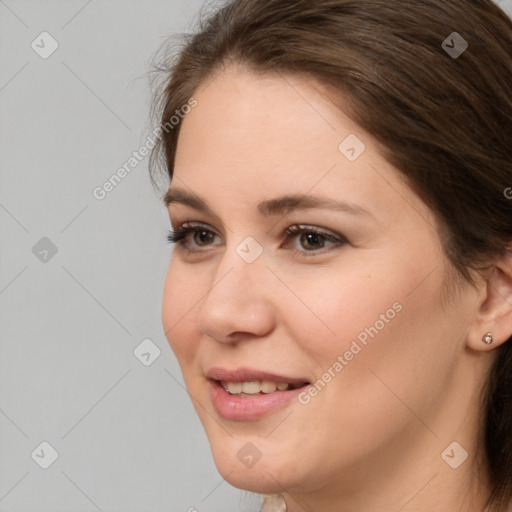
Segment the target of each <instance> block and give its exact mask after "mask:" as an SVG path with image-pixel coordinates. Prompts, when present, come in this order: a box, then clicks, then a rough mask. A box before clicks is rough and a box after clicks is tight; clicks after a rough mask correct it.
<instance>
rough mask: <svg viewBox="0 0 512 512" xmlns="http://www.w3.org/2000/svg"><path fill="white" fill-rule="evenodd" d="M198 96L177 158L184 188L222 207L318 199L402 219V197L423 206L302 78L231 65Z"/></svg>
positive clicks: (363, 136) (373, 147) (347, 120)
mask: <svg viewBox="0 0 512 512" xmlns="http://www.w3.org/2000/svg"><path fill="white" fill-rule="evenodd" d="M194 98H195V99H196V100H197V106H196V107H195V108H194V109H192V111H191V112H190V113H189V114H187V116H186V117H185V119H184V120H183V121H182V126H181V130H180V137H179V140H178V148H177V152H176V158H175V171H174V172H175V174H174V178H175V181H177V183H176V185H177V186H179V187H180V188H183V187H185V188H188V189H189V190H190V191H192V192H195V193H196V194H198V195H200V196H203V197H205V196H212V195H213V194H215V197H216V198H217V199H218V202H219V203H221V204H226V203H230V202H231V203H233V202H236V201H238V202H239V203H240V202H248V203H249V204H256V203H259V202H261V201H262V200H264V199H270V198H272V197H275V196H282V195H287V194H302V195H304V194H312V193H313V192H314V193H315V194H320V195H322V196H327V197H331V198H334V199H339V200H345V201H347V202H351V203H359V204H361V205H365V206H366V207H367V208H366V209H368V210H373V212H376V211H379V210H387V211H388V212H389V213H390V214H395V215H398V214H399V213H400V212H399V209H400V208H403V206H404V205H403V204H401V203H403V202H404V201H403V200H404V198H405V199H406V201H405V202H406V203H409V204H410V202H411V201H414V200H419V198H410V197H408V196H409V195H411V194H413V193H412V191H411V190H410V189H409V188H408V187H406V186H405V185H404V184H403V182H402V180H401V179H400V177H399V175H398V173H397V171H396V170H394V169H393V168H392V166H391V165H390V164H388V162H386V161H385V160H384V159H383V158H382V157H381V155H380V154H379V153H378V151H377V149H376V145H375V144H374V141H373V140H372V138H371V137H370V136H369V135H368V134H367V133H366V132H365V131H364V130H362V129H361V128H360V127H359V126H358V125H357V124H355V123H354V122H353V121H352V120H351V119H350V118H349V117H348V116H347V115H345V114H344V113H343V112H342V111H341V110H340V109H339V108H337V107H336V106H335V105H334V104H333V103H332V102H331V101H330V100H329V99H328V98H327V97H326V95H325V94H324V93H323V92H322V91H321V90H319V89H318V88H317V87H316V85H315V84H314V83H313V82H311V81H308V80H307V79H306V78H305V77H298V76H290V75H281V74H273V75H254V74H252V73H250V72H248V71H246V70H244V69H240V68H234V67H231V68H227V69H225V70H224V72H223V73H221V74H220V75H218V76H217V77H216V78H215V79H214V80H211V81H208V82H206V83H205V85H203V86H202V87H200V88H199V89H198V90H197V91H195V93H194ZM354 157H355V158H354ZM180 181H181V183H180ZM402 213H403V210H402Z"/></svg>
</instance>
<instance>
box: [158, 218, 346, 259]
mask: <svg viewBox="0 0 512 512" xmlns="http://www.w3.org/2000/svg"><path fill="white" fill-rule="evenodd" d="M197 232H206V233H212V234H213V235H215V234H216V233H214V232H213V231H211V230H210V229H207V228H206V227H205V226H201V225H195V226H186V225H185V224H182V225H181V226H178V227H177V228H176V230H175V231H169V233H168V235H167V241H168V243H169V244H171V245H177V246H178V247H179V248H180V250H183V251H185V252H186V253H187V254H197V253H201V252H204V250H202V249H191V248H190V245H189V244H188V243H187V241H186V238H187V235H188V234H190V233H197ZM302 234H316V235H320V236H321V237H323V238H325V239H326V240H328V241H329V242H333V243H334V244H335V245H336V246H338V247H339V246H342V245H345V244H346V243H347V240H346V238H345V237H342V236H340V237H338V236H334V235H332V234H330V233H326V232H323V231H320V230H318V229H317V228H314V227H309V226H302V225H299V224H294V225H293V226H290V227H289V228H287V229H286V231H285V232H284V233H283V235H284V237H285V240H286V241H288V240H289V239H290V238H294V237H295V236H297V235H302ZM320 250H321V249H319V250H313V251H301V250H299V249H292V251H293V253H294V254H298V255H301V256H305V257H311V256H318V255H319V251H320ZM325 252H326V251H322V252H321V253H320V254H325ZM308 253H309V254H308Z"/></svg>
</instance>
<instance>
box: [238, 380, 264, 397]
mask: <svg viewBox="0 0 512 512" xmlns="http://www.w3.org/2000/svg"><path fill="white" fill-rule="evenodd" d="M260 391H261V384H260V383H259V382H258V381H257V380H255V381H252V382H242V393H245V394H247V395H255V394H256V393H259V392H260Z"/></svg>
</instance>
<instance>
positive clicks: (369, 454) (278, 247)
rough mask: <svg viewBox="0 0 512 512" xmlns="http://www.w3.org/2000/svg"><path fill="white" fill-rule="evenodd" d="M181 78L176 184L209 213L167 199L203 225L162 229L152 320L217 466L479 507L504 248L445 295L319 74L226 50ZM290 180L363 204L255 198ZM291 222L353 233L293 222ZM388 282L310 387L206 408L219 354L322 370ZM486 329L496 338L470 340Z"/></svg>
mask: <svg viewBox="0 0 512 512" xmlns="http://www.w3.org/2000/svg"><path fill="white" fill-rule="evenodd" d="M194 97H195V98H196V99H197V101H198V105H197V107H195V108H194V109H193V110H192V111H191V112H190V113H189V114H188V115H187V116H186V118H185V119H184V121H183V124H182V126H181V133H180V138H179V143H178V150H177V155H176V161H175V173H174V177H173V181H172V184H171V188H180V189H186V190H187V191H189V192H190V191H192V192H194V193H195V194H197V195H199V196H201V197H202V198H203V199H205V200H206V201H207V202H208V205H209V207H210V209H211V211H212V212H214V213H215V214H216V216H217V217H218V218H216V217H214V216H213V215H211V214H210V213H203V212H198V211H197V210H195V209H194V208H191V207H189V206H186V205H183V204H179V203H171V204H170V205H169V215H170V220H171V223H172V226H173V228H174V229H177V228H178V227H179V226H180V224H182V223H184V222H194V223H201V224H202V225H203V226H204V227H203V229H208V230H210V231H211V232H213V234H211V236H210V238H206V239H204V238H203V239H201V238H200V237H199V234H196V236H194V235H193V234H189V235H188V238H187V240H188V243H189V244H190V245H191V247H192V248H194V249H196V250H199V251H200V252H199V253H198V254H192V255H190V254H187V253H186V251H185V250H184V249H183V248H181V247H180V246H176V247H175V249H174V251H173V255H172V258H171V261H170V265H169V269H168V274H167V278H166V282H165V289H164V296H163V306H162V320H163V326H164V329H165V332H166V336H167V339H168V341H169V343H170V345H171V347H172V349H173V351H174V353H175V355H176V357H177V359H178V362H179V364H180V367H181V370H182V373H183V376H184V380H185V383H186V386H187V388H188V391H189V393H190V395H191V397H192V398H193V403H194V406H195V409H196V411H197V414H198V415H199V418H200V420H201V422H202V424H203V425H204V428H205V431H206V434H207V436H208V439H209V442H210V446H211V450H212V453H213V457H214V460H215V464H216V466H217V468H218V470H219V472H220V474H221V475H222V476H223V477H224V478H225V479H226V480H227V481H228V482H229V483H231V484H232V485H234V486H236V487H239V488H241V489H247V490H249V491H253V492H258V493H269V494H270V493H282V494H283V496H284V498H285V500H286V504H287V507H288V510H289V512H300V511H313V510H314V511H315V512H331V511H337V512H339V511H340V510H350V511H351V512H373V511H377V510H379V512H396V511H398V510H404V511H407V512H420V511H421V512H424V511H425V510H436V511H440V512H453V511H458V510H461V511H462V510H464V511H470V512H482V510H483V509H484V507H485V502H486V500H487V498H488V495H489V485H488V481H487V479H486V476H485V474H484V473H483V472H482V471H481V470H480V469H479V465H478V464H479V452H478V446H479V445H480V443H481V439H479V438H478V435H477V432H478V423H477V420H478V418H479V417H480V416H481V413H480V412H479V396H480V395H479V393H480V390H481V387H482V385H483V384H484V382H485V380H486V378H487V372H488V371H489V368H490V364H491V363H492V360H493V358H494V355H495V351H494V348H495V347H497V346H499V345H500V344H501V343H503V342H504V341H506V339H507V338H508V336H510V333H511V332H512V320H511V316H512V315H511V313H510V309H511V307H510V303H512V300H511V301H510V302H507V300H504V299H507V298H509V297H511V289H512V285H511V282H512V280H511V277H510V276H511V274H512V265H511V264H510V260H506V261H505V260H504V261H503V263H500V264H499V267H498V266H497V267H493V268H492V269H491V270H490V271H489V272H488V274H487V276H486V277H485V279H484V277H482V278H479V280H478V284H477V286H476V287H474V288H473V287H471V286H470V285H469V284H467V283H466V282H465V281H464V282H463V281H461V282H460V283H459V286H460V293H459V294H455V295H453V296H450V297H449V300H447V301H445V302H443V301H442V300H441V298H442V297H444V295H443V293H444V292H445V288H444V286H445V283H446V279H447V277H448V273H449V271H450V266H449V263H448V261H447V259H446V257H445V255H444V253H443V251H442V246H441V242H440V239H439V235H438V230H437V228H438V225H437V222H436V219H435V217H434V215H433V213H432V211H430V210H429V209H428V208H427V206H426V205H425V204H424V203H423V202H422V201H421V200H420V198H419V197H417V196H416V195H415V194H414V193H413V192H412V190H411V189H410V188H409V187H408V186H407V185H406V184H405V183H404V182H403V181H402V179H401V178H400V175H399V173H398V171H396V170H395V169H394V168H393V167H391V166H390V165H389V164H388V163H387V162H386V161H385V160H384V159H383V158H382V157H381V156H380V154H379V152H378V150H377V146H376V144H375V141H373V140H372V138H371V137H370V136H369V135H368V134H367V133H365V132H364V131H363V130H362V129H361V128H360V127H358V126H357V125H356V124H355V123H354V122H352V121H351V120H350V119H349V118H348V117H347V116H346V115H344V114H343V113H341V112H340V111H339V110H338V109H336V108H335V107H334V106H333V104H332V103H331V102H329V101H328V100H327V99H326V97H325V95H324V94H322V93H321V90H320V89H319V88H315V87H314V85H313V84H312V83H311V82H307V81H305V80H304V79H301V78H299V77H291V76H283V75H263V76H256V75H253V74H251V73H250V72H249V71H248V70H246V69H245V68H241V67H234V66H232V65H231V66H230V67H227V68H225V69H224V71H223V72H222V74H220V75H219V76H218V77H217V78H216V79H215V80H214V81H213V82H208V85H207V86H206V87H205V86H203V87H200V88H199V89H198V90H197V91H196V93H195V94H194ZM349 134H356V135H357V137H358V138H359V139H360V140H361V141H363V142H364V144H365V146H366V150H365V151H364V152H363V153H362V154H361V155H360V156H359V158H357V160H355V161H353V162H350V161H349V160H348V159H347V158H346V157H345V156H344V155H343V154H342V153H341V152H340V151H339V149H338V146H339V145H340V143H341V142H342V141H343V140H344V139H345V138H346V137H347V135H349ZM290 193H298V194H301V195H304V194H308V195H321V196H325V197H330V198H333V199H337V200H344V201H348V202H351V203H357V204H358V205H360V206H362V207H363V208H364V209H366V210H368V211H370V212H371V214H372V215H373V217H370V216H368V215H366V216H365V215H353V214H349V213H345V212H335V211H330V210H326V209H310V210H302V211H298V210H296V211H292V212H290V213H288V214H286V215H278V216H274V217H269V218H266V217H263V216H261V215H260V214H259V213H258V211H257V210H256V207H255V205H256V204H257V203H258V202H260V201H262V200H265V199H271V198H274V197H277V196H280V195H283V194H290ZM293 224H305V225H307V226H312V227H316V228H318V229H319V230H321V231H323V232H327V233H332V234H337V235H340V236H342V237H345V238H346V239H347V242H346V243H345V244H343V245H338V246H337V245H335V244H332V243H331V242H329V241H328V240H325V239H322V238H319V239H318V240H315V239H313V241H312V242H311V239H308V238H305V237H304V236H302V238H301V235H300V234H299V235H295V236H294V237H293V238H291V239H289V240H288V241H286V239H285V237H284V236H283V233H284V231H285V229H286V228H287V227H289V226H291V225H293ZM199 231H201V228H199ZM247 236H252V237H253V238H254V239H255V240H256V241H257V242H258V243H259V244H260V246H261V247H262V249H263V253H262V254H261V255H260V256H259V257H258V258H257V259H256V260H255V261H254V262H253V263H251V264H248V263H247V262H246V261H244V259H242V258H241V257H240V256H239V255H238V253H237V252H236V248H237V246H238V245H239V244H240V243H241V242H242V241H243V240H244V239H245V238H246V237H247ZM308 242H309V243H308ZM293 249H296V250H297V251H299V252H293ZM201 251H202V252H201ZM311 254H315V255H313V256H311ZM498 291H499V292H500V294H499V297H498ZM397 302H398V303H399V304H400V305H401V306H402V309H401V311H400V312H398V313H397V314H396V316H395V317H394V318H393V319H392V320H390V321H389V322H387V323H385V327H384V328H382V329H381V330H380V331H379V332H378V334H377V335H376V336H375V337H374V338H369V341H368V343H367V345H366V346H363V345H361V344H360V343H359V345H361V347H362V349H361V351H360V352H358V353H357V355H356V356H354V357H353V359H352V360H351V361H349V363H348V364H347V365H346V366H344V368H343V370H342V371H341V372H339V373H337V374H336V376H335V377H334V378H332V380H331V382H329V383H328V384H327V385H326V386H325V387H324V388H323V389H322V390H321V391H320V392H319V393H318V394H317V396H315V397H314V398H312V399H311V401H310V402H309V403H308V404H306V405H303V404H301V403H299V402H298V401H296V400H294V401H292V402H291V403H290V404H289V405H287V406H286V407H285V408H284V409H281V410H279V411H276V412H274V413H272V414H270V415H267V416H265V417H263V418H261V419H258V420H253V421H245V422H244V421H227V420H224V419H223V418H221V417H220V416H219V415H218V414H217V412H216V411H215V409H214V407H213V405H212V401H211V399H210V392H209V385H208V383H207V380H206V378H205V371H206V370H207V369H209V368H211V367H212V366H224V367H228V368H237V367H252V368H257V369H260V370H266V371H268V372H272V373H278V374H284V375H287V376H296V377H305V378H306V380H308V381H309V382H316V381H317V380H318V379H320V378H322V375H323V374H324V373H325V372H326V371H327V369H328V368H330V367H332V366H333V363H334V362H335V361H336V360H337V357H338V356H339V355H343V354H344V353H345V352H346V351H347V350H349V348H350V346H351V343H352V342H353V341H354V340H356V339H357V336H358V334H360V333H361V332H362V331H364V329H365V328H366V327H369V326H373V325H375V323H376V321H377V320H379V318H381V316H380V315H382V314H385V312H386V311H387V310H389V309H390V308H392V305H393V304H395V303H397ZM489 330H490V331H492V332H493V334H494V338H495V341H494V343H493V345H491V346H488V345H485V344H484V343H483V342H482V341H481V337H482V335H483V334H484V333H486V332H487V331H489ZM454 441H456V442H457V443H459V445H460V446H462V447H463V448H464V450H465V451H466V452H467V453H468V458H467V459H466V460H465V461H464V462H463V463H462V464H461V465H460V466H459V467H458V468H457V469H453V468H452V467H450V466H449V465H448V464H447V463H446V462H445V461H444V460H443V458H442V457H441V454H442V452H443V451H444V450H445V449H446V448H447V447H448V446H449V445H450V444H451V443H452V442H454ZM247 442H251V443H252V444H254V445H255V446H256V447H257V448H258V449H259V450H260V452H261V454H262V457H261V459H260V460H259V461H258V462H257V463H256V464H255V465H254V466H252V467H250V468H248V467H246V466H245V465H244V464H242V462H241V461H240V460H239V459H238V457H237V452H238V451H239V450H240V449H241V448H242V447H243V446H244V445H245V444H246V443H247ZM453 453H454V456H455V457H456V458H457V457H460V456H461V453H462V452H460V450H459V449H456V450H455V452H453Z"/></svg>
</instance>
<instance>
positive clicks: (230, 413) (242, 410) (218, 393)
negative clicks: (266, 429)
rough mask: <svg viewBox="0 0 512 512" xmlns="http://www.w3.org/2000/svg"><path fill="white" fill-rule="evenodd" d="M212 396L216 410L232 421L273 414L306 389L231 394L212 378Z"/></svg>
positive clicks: (253, 418) (248, 419) (254, 418)
mask: <svg viewBox="0 0 512 512" xmlns="http://www.w3.org/2000/svg"><path fill="white" fill-rule="evenodd" d="M209 383H210V386H211V397H212V402H213V406H214V407H215V410H216V411H217V413H218V414H219V416H221V417H222V418H224V419H226V420H231V421H250V420H256V419H258V418H261V417H263V416H266V415H267V414H271V413H273V412H275V411H277V410H279V409H281V408H283V407H284V406H285V405H287V404H288V403H290V401H291V400H292V399H293V398H295V397H296V396H297V395H299V394H300V393H301V392H302V391H304V389H305V387H307V386H304V387H302V388H298V389H290V390H287V391H274V392H273V393H264V394H261V395H255V396H254V397H240V396H236V395H230V394H229V393H228V392H227V391H226V390H225V389H224V388H223V387H222V386H221V385H220V383H219V382H217V381H213V380H210V381H209Z"/></svg>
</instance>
